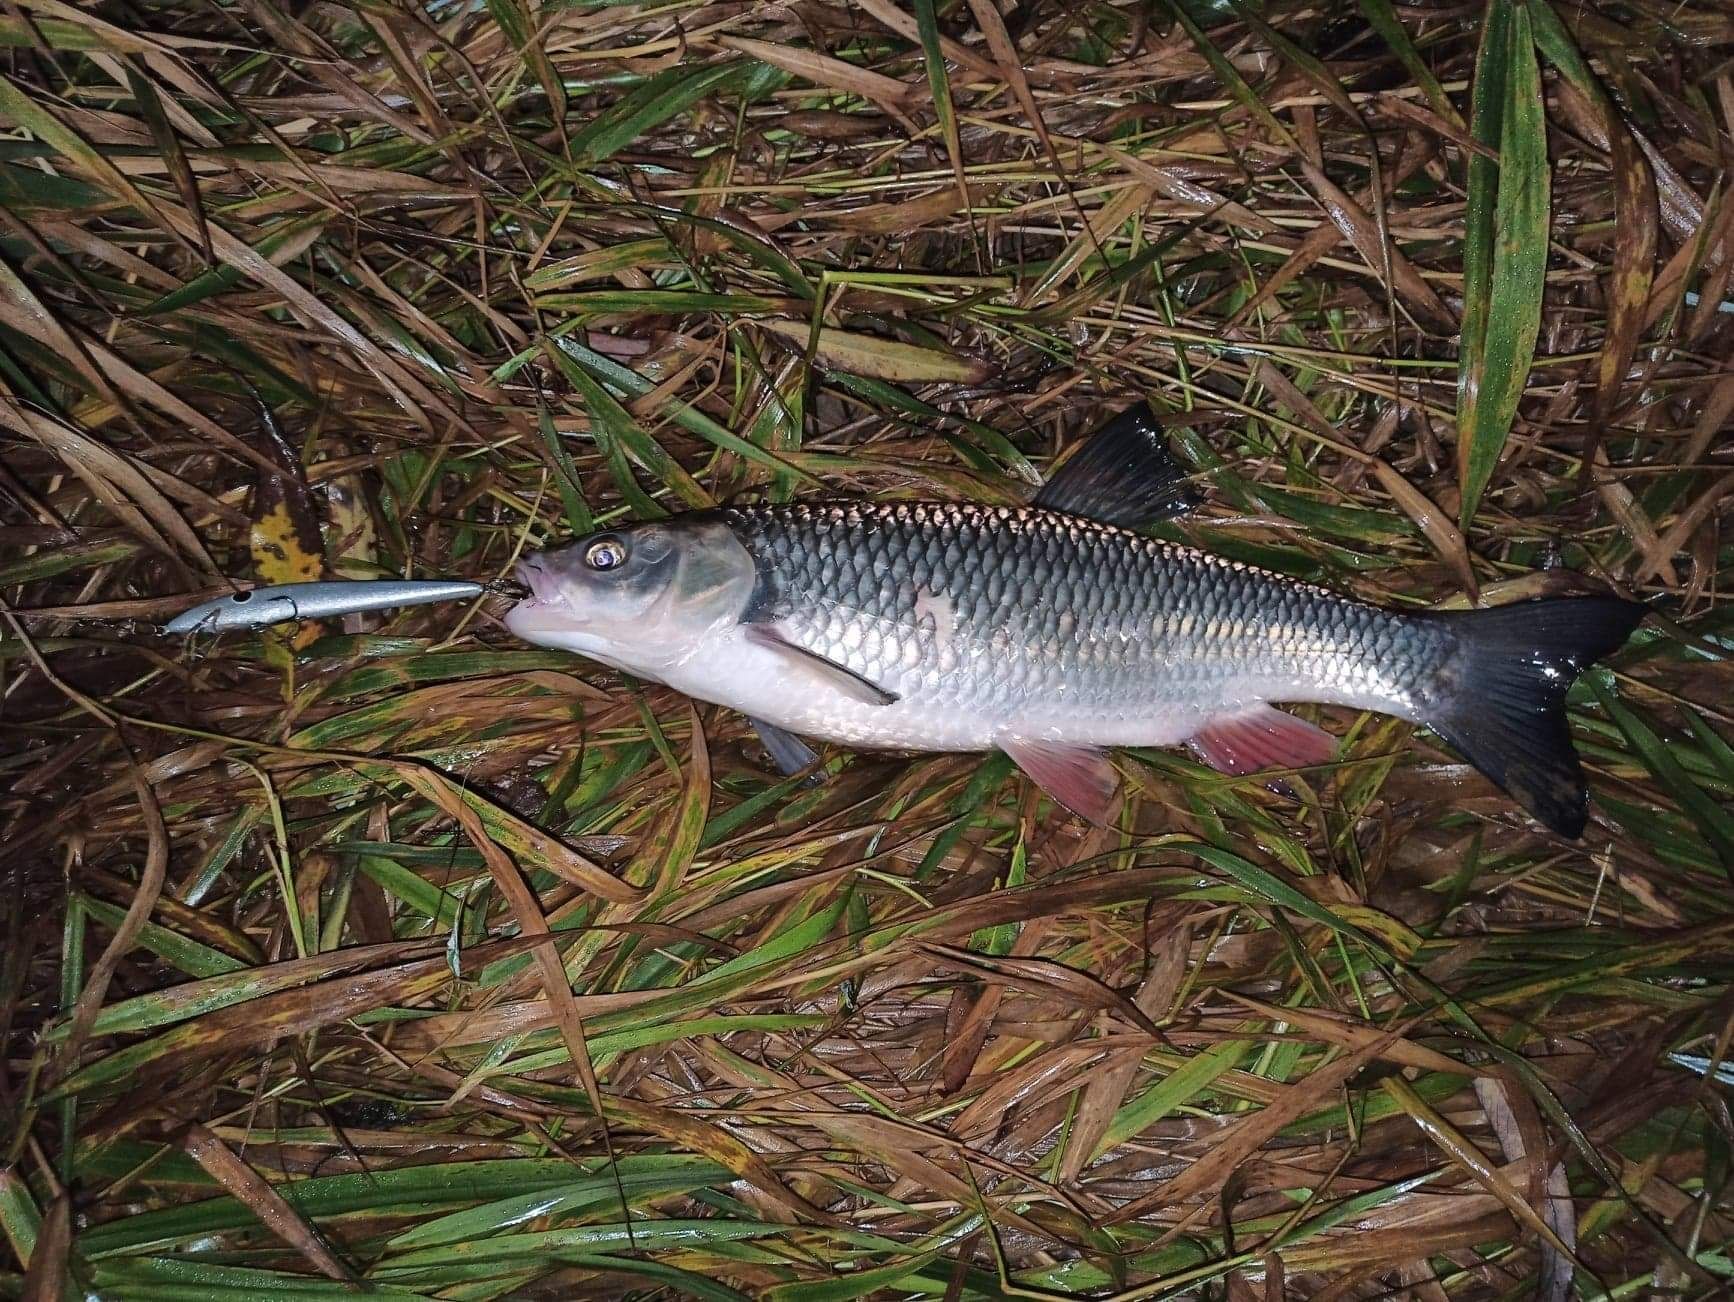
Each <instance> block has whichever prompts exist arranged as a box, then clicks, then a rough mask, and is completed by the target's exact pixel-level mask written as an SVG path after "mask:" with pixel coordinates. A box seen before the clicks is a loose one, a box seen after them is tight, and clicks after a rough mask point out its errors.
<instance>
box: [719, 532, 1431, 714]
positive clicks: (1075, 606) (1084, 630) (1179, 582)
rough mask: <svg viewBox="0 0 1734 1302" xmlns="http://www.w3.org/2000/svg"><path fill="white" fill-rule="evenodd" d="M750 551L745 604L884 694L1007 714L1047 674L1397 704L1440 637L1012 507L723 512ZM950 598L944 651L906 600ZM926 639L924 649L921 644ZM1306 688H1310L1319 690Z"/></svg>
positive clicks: (1078, 702)
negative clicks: (1299, 688) (1282, 687)
mask: <svg viewBox="0 0 1734 1302" xmlns="http://www.w3.org/2000/svg"><path fill="white" fill-rule="evenodd" d="M722 516H723V519H724V520H725V521H726V523H727V524H728V527H729V529H730V531H731V532H732V533H734V535H735V536H736V537H737V538H738V539H739V540H740V541H741V543H742V545H743V546H745V547H746V549H747V551H748V552H749V553H750V554H751V555H752V557H753V561H754V565H755V567H756V568H757V571H758V587H757V589H756V590H755V592H754V595H753V599H752V603H751V606H750V608H749V611H748V613H747V616H746V618H747V619H748V620H749V621H765V622H770V623H773V624H775V625H777V626H778V627H779V628H780V629H781V630H782V632H783V633H784V635H785V636H787V637H789V638H790V640H791V641H793V642H795V643H796V644H797V645H799V646H801V647H803V648H804V649H806V650H808V651H811V652H812V653H814V654H815V655H818V656H822V657H824V658H825V659H827V660H830V661H833V662H834V663H837V664H839V665H842V666H843V667H845V668H847V669H848V670H849V671H851V672H852V673H855V674H858V675H859V676H860V677H862V678H864V679H867V680H868V681H870V682H873V683H875V684H877V685H879V686H881V687H883V688H884V689H885V690H886V691H888V692H891V693H894V694H896V695H898V696H900V697H905V698H915V699H919V700H921V701H926V702H931V703H933V704H935V705H940V706H959V707H967V708H971V709H978V710H989V711H994V712H996V713H1000V714H1003V715H1005V716H1006V717H1007V718H1008V720H1009V719H1011V718H1013V717H1014V716H1016V715H1017V714H1018V713H1019V712H1020V711H1021V710H1024V709H1026V708H1027V707H1028V706H1029V704H1030V703H1031V701H1032V699H1039V698H1040V696H1041V694H1044V693H1051V692H1054V691H1058V690H1063V694H1064V696H1065V698H1066V701H1067V704H1068V705H1069V707H1071V708H1073V709H1080V708H1081V709H1088V710H1093V711H1097V712H1101V713H1104V714H1112V715H1115V716H1124V715H1127V714H1136V713H1137V712H1138V711H1139V710H1140V708H1141V707H1147V706H1150V705H1156V706H1159V707H1160V706H1167V705H1170V704H1185V705H1195V704H1197V703H1199V701H1200V695H1199V693H1200V690H1201V689H1203V690H1204V691H1205V693H1206V696H1205V699H1207V700H1212V701H1218V702H1220V701H1223V700H1227V701H1233V700H1235V699H1242V698H1244V699H1265V698H1264V696H1263V694H1262V692H1261V691H1259V690H1258V689H1260V688H1261V687H1262V686H1264V685H1266V684H1268V683H1270V682H1271V681H1273V680H1275V681H1281V680H1286V679H1304V680H1305V681H1306V682H1307V683H1308V684H1309V687H1310V688H1311V689H1312V694H1311V695H1310V696H1309V699H1314V700H1318V699H1338V700H1342V701H1345V702H1350V703H1356V704H1373V703H1375V702H1378V703H1379V708H1383V709H1387V710H1389V709H1392V707H1393V706H1402V705H1407V704H1408V703H1409V701H1410V698H1411V697H1412V696H1413V694H1414V692H1415V691H1416V690H1417V688H1418V687H1419V686H1420V685H1421V684H1422V683H1424V682H1425V680H1426V679H1427V678H1428V677H1429V676H1430V674H1431V673H1432V672H1433V670H1434V669H1435V667H1436V666H1437V665H1438V663H1439V661H1440V660H1441V658H1443V657H1444V656H1446V655H1448V654H1449V652H1450V650H1451V647H1452V644H1453V643H1454V641H1455V639H1454V637H1453V636H1452V635H1451V634H1450V633H1449V632H1448V631H1447V630H1446V629H1445V628H1443V627H1441V626H1439V625H1436V624H1429V623H1427V622H1425V621H1415V620H1406V619H1405V618H1404V617H1403V616H1401V615H1399V614H1396V613H1393V612H1389V611H1384V610H1381V609H1379V608H1378V607H1375V606H1368V605H1365V604H1363V603H1360V602H1357V601H1354V600H1352V599H1349V598H1346V597H1343V596H1341V595H1340V594H1337V593H1334V592H1331V591H1330V590H1328V589H1325V588H1319V587H1314V586H1312V585H1309V584H1301V583H1297V582H1295V581H1294V580H1292V579H1289V578H1286V577H1284V576H1282V575H1279V574H1275V573H1271V572H1268V571H1264V570H1259V569H1255V568H1252V567H1249V566H1244V565H1240V564H1238V563H1235V562H1232V561H1227V560H1224V559H1222V558H1220V557H1215V556H1211V555H1209V554H1208V553H1205V552H1199V551H1195V550H1193V549H1191V548H1186V547H1181V546H1177V545H1175V544H1172V543H1167V542H1163V541H1160V540H1157V539H1151V538H1146V537H1144V536H1142V535H1140V534H1136V533H1133V532H1131V531H1129V530H1125V529H1118V528H1115V527H1113V526H1109V525H1099V524H1094V523H1092V522H1088V521H1082V520H1078V519H1076V518H1073V517H1069V516H1062V515H1057V514H1055V513H1052V512H1047V511H1042V510H1038V509H1033V508H1029V507H982V506H973V505H967V504H947V503H913V504H895V503H894V504H864V503H818V504H793V505H782V506H763V507H743V508H735V509H731V510H727V511H725V512H723V513H722ZM924 597H925V599H926V603H927V604H933V603H936V602H937V603H944V604H948V605H949V609H950V613H951V616H952V619H953V620H954V622H955V624H954V630H953V632H952V636H951V638H950V639H949V650H950V652H951V654H950V655H949V656H946V655H944V654H943V651H944V649H945V648H940V647H938V646H937V644H939V643H941V642H945V641H946V639H943V638H941V637H940V636H939V630H938V628H937V627H936V624H937V621H936V620H935V619H934V617H933V615H932V613H931V612H930V611H928V612H924V611H922V610H920V609H918V606H919V605H921V604H922V603H923V599H924ZM936 651H939V652H940V653H939V654H936ZM1321 692H1322V693H1323V696H1322V697H1321V695H1320V693H1321Z"/></svg>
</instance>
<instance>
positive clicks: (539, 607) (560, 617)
mask: <svg viewBox="0 0 1734 1302" xmlns="http://www.w3.org/2000/svg"><path fill="white" fill-rule="evenodd" d="M512 577H513V578H515V579H516V580H517V581H518V582H519V583H520V584H521V585H523V587H525V588H527V589H528V593H527V595H525V596H523V597H520V598H519V599H518V601H517V602H516V603H515V604H514V605H513V606H512V608H511V609H510V610H509V611H507V612H506V627H507V628H509V629H511V630H512V632H513V633H515V634H517V635H518V636H519V637H521V638H523V639H524V641H526V642H531V643H534V644H536V645H538V646H546V645H549V644H551V643H554V642H555V640H556V639H558V640H559V642H560V643H564V642H565V641H566V640H568V639H569V638H570V637H571V636H572V635H573V634H574V633H576V632H578V631H579V627H580V624H579V620H578V618H577V615H576V613H575V612H574V611H573V609H572V607H571V605H570V604H569V603H568V602H567V600H566V596H565V593H563V592H562V591H561V583H560V577H559V575H557V574H555V573H553V572H552V571H551V570H549V569H548V567H547V566H546V565H544V564H543V563H542V561H541V558H540V557H537V556H527V557H525V558H524V559H523V560H521V561H519V562H518V563H517V565H516V566H515V567H514V568H513V570H512Z"/></svg>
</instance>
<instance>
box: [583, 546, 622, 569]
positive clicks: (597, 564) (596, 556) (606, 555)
mask: <svg viewBox="0 0 1734 1302" xmlns="http://www.w3.org/2000/svg"><path fill="white" fill-rule="evenodd" d="M584 563H585V564H586V565H588V566H589V567H590V568H591V569H593V570H601V571H607V570H617V569H619V568H620V567H621V566H622V565H624V564H626V544H625V543H623V542H620V541H619V540H618V539H615V538H602V539H599V540H598V541H596V542H593V543H591V544H590V546H589V547H588V548H586V549H585V552H584Z"/></svg>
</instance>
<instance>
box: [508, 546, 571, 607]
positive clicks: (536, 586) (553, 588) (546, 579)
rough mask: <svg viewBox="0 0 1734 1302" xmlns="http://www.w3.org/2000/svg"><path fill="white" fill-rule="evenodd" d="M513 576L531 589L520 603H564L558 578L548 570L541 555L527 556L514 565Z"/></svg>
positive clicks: (551, 604)
mask: <svg viewBox="0 0 1734 1302" xmlns="http://www.w3.org/2000/svg"><path fill="white" fill-rule="evenodd" d="M512 577H513V578H515V579H516V580H517V581H518V582H519V583H521V584H523V585H524V586H525V587H526V588H528V589H529V590H530V595H529V596H528V597H525V598H524V599H523V600H522V601H521V602H520V603H519V604H520V605H550V606H553V605H564V604H565V602H564V601H563V600H562V599H561V596H560V592H559V589H558V586H557V585H558V580H557V579H556V578H555V577H554V575H552V574H550V573H549V572H548V569H547V567H546V566H544V565H543V564H542V562H541V559H540V558H539V557H535V556H526V557H525V558H524V559H523V560H521V561H519V562H518V563H517V564H516V565H514V566H513V567H512Z"/></svg>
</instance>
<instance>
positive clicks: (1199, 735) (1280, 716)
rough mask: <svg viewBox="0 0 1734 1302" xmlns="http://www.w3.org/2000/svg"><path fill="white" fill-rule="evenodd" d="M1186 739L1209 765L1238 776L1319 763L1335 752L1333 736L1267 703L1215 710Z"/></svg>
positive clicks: (1305, 766)
mask: <svg viewBox="0 0 1734 1302" xmlns="http://www.w3.org/2000/svg"><path fill="white" fill-rule="evenodd" d="M1187 744H1188V745H1190V746H1191V747H1192V749H1193V750H1194V751H1196V752H1197V753H1198V757H1199V758H1200V759H1202V760H1203V761H1204V762H1205V763H1206V764H1208V765H1210V767H1211V768H1213V769H1216V770H1217V771H1218V772H1220V773H1232V774H1234V775H1235V776H1237V777H1238V776H1240V775H1242V774H1245V773H1262V772H1264V771H1265V770H1267V769H1303V768H1307V767H1309V766H1311V765H1314V764H1324V763H1327V762H1329V761H1330V760H1331V759H1332V758H1334V757H1335V755H1336V753H1337V739H1336V738H1335V737H1333V736H1331V734H1330V733H1328V732H1326V731H1325V730H1324V729H1323V728H1320V727H1316V726H1315V725H1313V724H1310V723H1308V722H1307V721H1306V720H1305V719H1297V718H1295V717H1294V715H1292V714H1285V713H1283V712H1282V711H1281V710H1279V709H1277V708H1275V707H1274V706H1270V705H1254V706H1252V707H1250V708H1248V709H1245V710H1241V711H1239V712H1237V713H1235V714H1219V715H1217V716H1216V717H1215V718H1213V719H1211V720H1210V721H1209V722H1208V723H1206V724H1205V725H1204V726H1203V727H1202V728H1200V729H1199V730H1198V731H1197V732H1195V733H1194V734H1193V735H1192V736H1191V738H1189V739H1188V743H1187Z"/></svg>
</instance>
